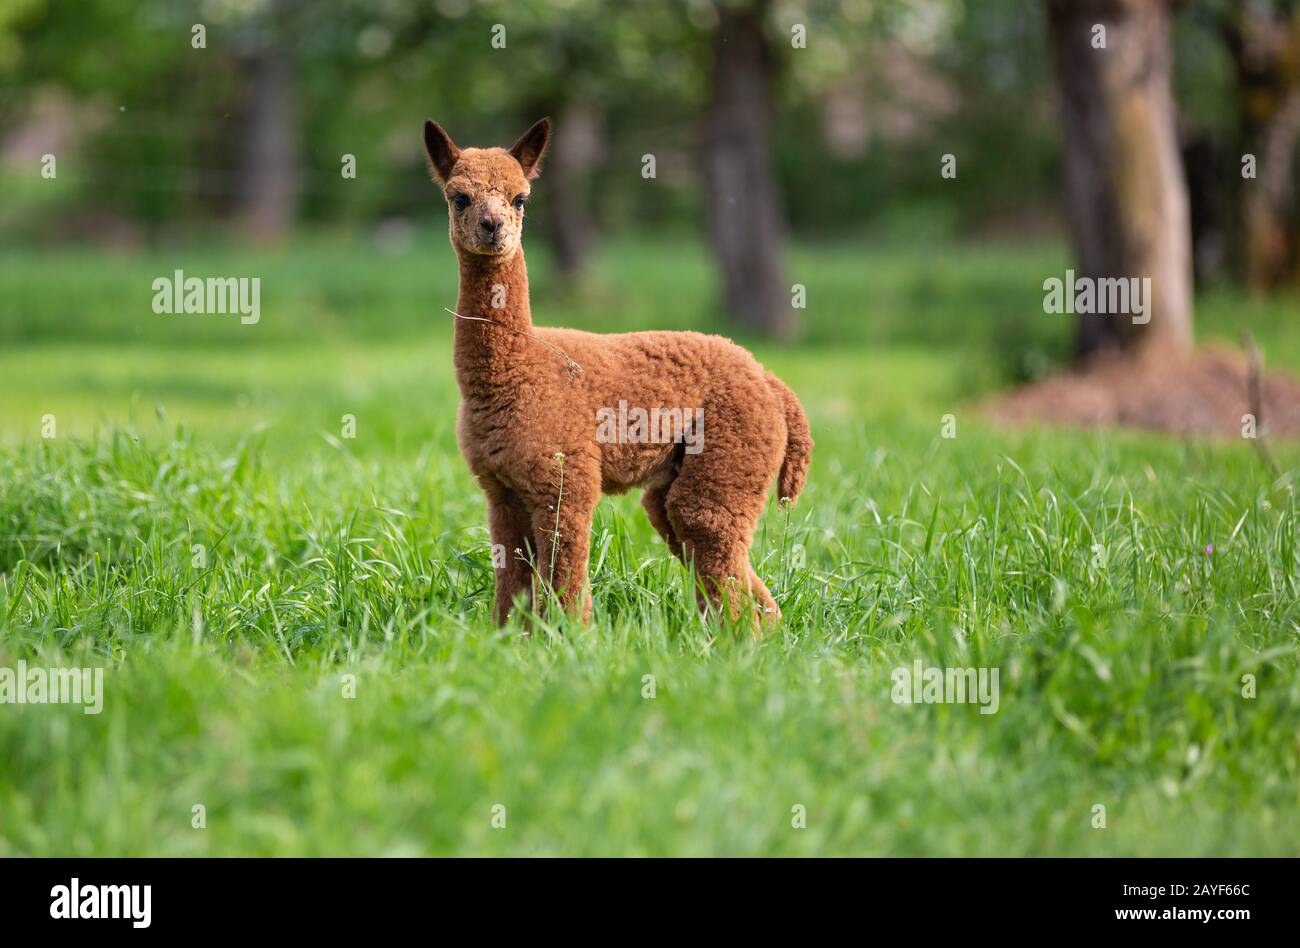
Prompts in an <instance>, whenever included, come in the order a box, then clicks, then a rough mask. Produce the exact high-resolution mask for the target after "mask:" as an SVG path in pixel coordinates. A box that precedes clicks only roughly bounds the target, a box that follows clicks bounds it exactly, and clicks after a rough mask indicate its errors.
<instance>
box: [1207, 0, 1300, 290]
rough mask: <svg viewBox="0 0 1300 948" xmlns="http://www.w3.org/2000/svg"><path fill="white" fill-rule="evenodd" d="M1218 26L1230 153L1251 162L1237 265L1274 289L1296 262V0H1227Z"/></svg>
mask: <svg viewBox="0 0 1300 948" xmlns="http://www.w3.org/2000/svg"><path fill="white" fill-rule="evenodd" d="M1217 25H1218V28H1219V33H1220V35H1221V36H1222V37H1223V40H1224V42H1225V44H1226V45H1227V48H1228V52H1229V53H1230V55H1231V57H1232V63H1233V68H1234V72H1235V78H1236V94H1237V112H1238V115H1239V119H1238V121H1239V127H1238V128H1237V130H1236V133H1237V143H1236V144H1237V149H1236V150H1237V152H1238V154H1237V156H1235V160H1239V161H1247V160H1250V161H1252V162H1253V164H1254V168H1253V169H1252V170H1253V176H1249V175H1243V176H1242V177H1243V180H1242V181H1241V183H1240V190H1239V191H1237V193H1238V195H1239V198H1240V200H1239V205H1240V207H1241V209H1242V219H1241V221H1240V227H1241V231H1242V234H1241V237H1242V239H1241V241H1240V245H1241V248H1242V260H1241V264H1242V270H1243V273H1244V276H1245V279H1246V283H1247V285H1248V286H1250V287H1251V288H1252V289H1256V290H1263V289H1272V288H1274V287H1276V286H1278V285H1280V284H1282V283H1285V282H1286V281H1287V280H1288V279H1293V278H1294V276H1295V273H1296V269H1297V267H1298V266H1300V248H1298V247H1297V245H1296V244H1297V242H1296V233H1295V231H1296V223H1297V221H1296V208H1295V188H1294V185H1293V181H1292V176H1293V173H1294V166H1295V158H1296V149H1297V145H1300V4H1297V3H1295V2H1294V0H1274V2H1272V3H1263V4H1261V3H1245V2H1242V0H1232V2H1230V3H1228V4H1227V5H1226V6H1225V7H1223V8H1222V9H1221V10H1219V11H1218V16H1217ZM1247 156H1250V158H1249V159H1248V158H1247ZM1243 170H1244V169H1243ZM1234 190H1236V189H1234Z"/></svg>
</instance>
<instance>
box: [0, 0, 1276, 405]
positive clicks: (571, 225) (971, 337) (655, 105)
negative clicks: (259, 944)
mask: <svg viewBox="0 0 1300 948" xmlns="http://www.w3.org/2000/svg"><path fill="white" fill-rule="evenodd" d="M1298 11H1300V4H1297V3H1294V2H1288V0H1188V2H1170V0H1073V2H1067V0H1026V2H1014V3H1013V2H997V3H988V2H975V0H808V2H780V0H662V2H632V3H625V2H614V0H549V2H535V0H527V2H518V0H515V2H509V3H505V2H496V0H429V2H415V0H367V2H356V0H315V2H310V3H309V2H305V0H82V2H77V3H71V2H57V0H3V2H2V3H0V89H2V90H3V91H2V92H0V192H2V193H3V201H0V247H3V248H4V251H5V252H4V256H3V258H2V259H3V266H4V273H3V275H2V276H0V280H3V286H4V288H5V290H6V292H5V293H4V294H3V297H4V298H3V299H2V300H0V306H2V307H3V317H4V318H3V324H2V325H0V342H4V343H8V344H13V343H16V342H19V341H23V340H26V341H29V342H30V341H32V340H36V339H41V338H52V337H57V338H61V339H67V338H69V337H75V338H77V339H79V340H86V339H93V338H96V337H97V336H104V337H107V338H119V337H121V336H122V335H123V334H124V333H125V334H128V335H129V334H131V333H141V332H144V333H147V334H150V335H156V334H158V333H162V334H164V335H166V334H168V333H170V334H172V335H171V338H173V339H179V338H181V334H183V335H184V337H185V338H192V337H193V338H200V339H202V340H205V341H208V342H211V341H214V340H215V339H217V338H225V339H227V340H228V341H229V340H230V339H233V338H234V335H233V334H235V333H237V332H238V329H237V327H234V326H226V325H220V326H217V325H215V324H213V325H202V326H200V325H197V324H195V323H194V322H193V321H191V322H190V323H189V324H187V325H185V326H184V327H183V328H175V324H172V326H171V327H164V328H159V326H158V325H154V326H152V327H151V328H149V329H145V328H143V326H144V324H145V323H146V322H148V319H147V316H148V315H150V314H147V313H146V315H139V314H140V312H141V303H142V300H144V299H146V297H145V295H144V294H145V292H146V289H145V285H147V283H148V280H149V279H151V278H152V276H151V275H157V274H159V273H163V274H169V273H170V272H171V271H172V268H173V266H182V265H185V264H187V263H188V265H189V267H190V268H191V272H192V273H194V274H196V275H218V274H224V275H229V274H235V275H256V274H257V273H265V274H266V278H265V279H264V280H263V282H264V284H265V286H264V288H263V292H264V294H266V296H265V298H264V304H263V305H264V307H267V311H268V313H270V314H272V315H271V316H270V318H268V319H266V320H263V323H262V324H261V325H260V326H259V328H258V330H257V332H258V334H259V339H261V340H263V341H266V340H268V339H274V338H275V337H276V336H277V334H279V333H283V334H286V335H288V336H293V335H298V336H301V334H302V332H303V331H304V329H305V328H307V327H312V326H314V327H315V328H317V329H321V330H327V329H328V327H329V326H334V327H335V328H340V327H342V326H344V325H346V326H347V329H346V331H347V332H348V333H361V334H365V333H367V332H372V331H373V332H380V333H390V332H394V331H398V330H401V329H412V328H420V329H422V330H426V331H427V330H428V329H429V316H430V313H437V312H439V310H440V306H441V305H443V304H445V303H446V302H447V295H448V293H449V292H450V291H449V288H448V286H447V279H446V278H447V275H448V274H452V269H451V268H452V257H451V255H450V253H449V252H448V251H447V250H446V249H445V245H443V244H440V243H439V242H440V241H441V240H442V239H443V228H444V226H445V225H444V215H445V206H444V204H443V202H442V200H441V198H440V196H439V195H438V193H437V191H436V189H435V188H434V187H433V186H432V185H431V184H430V182H429V180H428V176H427V173H426V171H425V166H424V157H423V154H422V147H421V139H420V134H419V128H420V125H421V122H422V120H423V119H424V118H425V117H426V116H432V117H434V118H436V119H437V120H438V121H439V122H440V123H441V124H442V125H443V126H444V127H445V128H447V129H448V130H449V131H450V133H451V134H452V135H453V137H454V138H455V139H456V140H457V142H458V143H460V144H461V145H470V144H476V145H486V144H505V145H508V144H509V143H510V142H511V141H513V140H514V138H515V137H516V136H517V135H518V134H519V133H520V132H522V130H523V129H525V128H526V127H527V126H528V125H529V124H530V123H531V122H532V121H534V120H535V119H536V118H537V117H539V116H541V115H544V114H545V115H550V116H551V117H552V118H553V119H554V121H555V125H556V130H557V136H556V138H555V140H554V145H553V148H552V150H551V153H550V156H549V159H548V161H547V164H546V167H545V170H544V177H543V180H542V184H541V186H540V187H539V188H538V189H537V192H536V199H535V201H534V203H533V204H532V205H531V207H530V229H529V240H528V249H529V253H530V258H529V259H530V262H531V263H532V264H533V269H534V275H535V281H536V284H537V285H536V291H537V293H538V295H539V297H540V299H541V301H542V303H543V312H545V305H546V303H547V301H548V300H549V301H554V302H556V303H557V305H559V304H563V309H562V310H559V311H557V314H558V316H559V321H567V322H570V323H572V324H575V325H591V326H592V327H593V328H602V327H603V328H610V329H613V328H649V327H651V326H660V327H674V326H700V327H704V328H720V329H723V330H725V331H729V332H734V333H736V334H739V335H740V336H742V337H744V338H750V337H752V338H763V337H768V338H772V339H774V340H778V341H786V342H796V341H797V342H800V343H802V344H805V345H815V344H818V343H830V342H835V343H853V342H857V343H872V344H879V343H882V342H906V343H915V344H919V345H934V346H954V347H970V346H976V347H979V348H980V349H982V350H984V351H985V352H986V353H987V354H988V356H989V358H988V360H986V363H985V362H981V363H979V365H980V366H983V367H982V368H972V369H971V370H970V371H971V372H973V373H975V374H977V375H980V376H981V378H982V379H984V380H983V381H972V382H971V384H969V385H967V386H965V388H966V389H968V390H970V391H979V390H982V389H984V388H987V387H989V386H991V385H995V384H1006V383H1010V382H1015V381H1021V380H1025V379H1032V378H1035V377H1037V376H1041V375H1045V374H1048V373H1050V372H1051V371H1052V370H1053V369H1054V368H1057V367H1060V366H1063V365H1066V364H1068V363H1070V362H1071V361H1073V360H1075V359H1077V358H1082V357H1087V356H1089V355H1090V354H1093V353H1095V352H1097V351H1099V350H1107V349H1125V348H1128V347H1131V346H1132V345H1133V344H1134V343H1135V340H1137V341H1140V339H1138V337H1137V336H1136V334H1135V333H1134V332H1133V331H1132V330H1128V331H1127V334H1126V331H1125V330H1124V329H1123V328H1122V327H1120V326H1119V325H1118V324H1119V321H1112V323H1110V324H1106V323H1102V322H1098V321H1095V320H1094V321H1093V323H1092V324H1091V328H1089V327H1080V328H1076V327H1075V326H1074V324H1073V323H1072V322H1071V320H1070V319H1069V318H1068V317H1062V318H1050V319H1049V318H1048V317H1046V316H1044V315H1043V312H1042V295H1043V286H1042V283H1043V280H1044V279H1045V278H1047V277H1050V276H1053V275H1056V276H1061V275H1063V271H1064V269H1065V267H1066V266H1077V267H1079V268H1080V272H1081V273H1089V274H1092V275H1096V276H1101V275H1108V274H1114V275H1134V274H1142V275H1154V276H1155V282H1156V284H1157V294H1158V295H1159V294H1161V292H1162V289H1163V288H1178V287H1180V286H1182V285H1183V284H1186V285H1187V286H1188V287H1189V291H1188V292H1187V293H1183V292H1182V291H1181V290H1178V291H1177V292H1175V291H1174V289H1170V290H1169V291H1168V292H1167V293H1164V295H1163V296H1162V297H1161V298H1158V299H1157V318H1156V319H1155V320H1154V321H1153V323H1152V328H1151V331H1150V332H1148V333H1147V334H1146V335H1148V336H1156V335H1159V336H1160V337H1161V338H1160V340H1158V341H1159V344H1160V345H1161V346H1164V347H1168V348H1171V349H1173V348H1179V347H1186V346H1187V345H1188V344H1189V343H1190V340H1191V338H1192V325H1193V305H1192V296H1191V293H1190V286H1191V281H1192V279H1193V277H1194V279H1195V281H1196V285H1197V288H1198V289H1199V290H1201V291H1203V292H1205V293H1208V294H1210V295H1208V296H1203V297H1202V298H1201V302H1202V304H1203V306H1202V312H1203V314H1204V315H1205V319H1204V321H1203V322H1202V321H1200V320H1198V327H1204V328H1208V330H1209V331H1211V332H1213V331H1216V330H1220V331H1222V334H1224V335H1228V336H1234V335H1235V331H1236V328H1237V327H1236V326H1235V325H1233V323H1234V322H1238V321H1242V320H1249V321H1251V325H1252V326H1257V327H1258V334H1259V335H1260V337H1261V339H1262V340H1263V341H1264V343H1265V348H1266V349H1270V350H1271V352H1270V354H1271V355H1278V356H1280V357H1281V360H1282V361H1283V362H1290V363H1292V364H1300V346H1297V343H1296V340H1295V337H1294V335H1293V333H1292V332H1291V327H1290V326H1289V325H1288V323H1289V322H1293V320H1288V319H1284V318H1283V317H1281V316H1278V315H1277V314H1278V313H1279V312H1281V313H1289V312H1290V311H1291V306H1292V302H1291V300H1292V297H1293V296H1294V294H1295V292H1296V290H1297V287H1298V286H1300V272H1298V270H1297V267H1298V266H1300V252H1298V251H1297V240H1296V237H1297V215H1296V200H1295V189H1294V187H1293V183H1294V171H1295V163H1296V155H1295V152H1296V145H1297V139H1298V138H1300V18H1298ZM1098 25H1100V26H1101V28H1102V30H1103V33H1104V35H1103V37H1102V40H1101V46H1100V47H1099V45H1098V35H1097V32H1096V27H1097V26H1098ZM1099 48H1100V49H1105V50H1108V51H1109V55H1106V56H1098V55H1091V54H1092V53H1095V52H1096V51H1097V50H1098V49H1099ZM1247 154H1250V155H1251V156H1252V161H1251V167H1250V169H1249V171H1250V174H1249V175H1247V174H1246V168H1245V163H1244V158H1243V156H1244V155H1247ZM1153 248H1154V249H1153ZM232 255H233V256H232ZM402 260H406V261H410V262H412V263H413V262H415V261H419V267H420V269H417V268H416V267H415V266H413V265H412V266H404V265H402V264H401V263H400V262H398V261H402ZM133 261H134V262H135V263H133ZM137 264H138V268H137ZM277 267H279V268H282V270H281V271H277V269H276V268H277ZM422 268H427V270H426V269H422ZM277 272H283V273H284V275H285V279H282V280H276V279H274V276H275V274H276V273H277ZM452 276H453V277H454V274H452ZM431 281H432V282H431ZM142 284H143V285H142ZM796 285H798V286H800V287H803V294H802V297H800V296H799V294H798V293H797V290H796ZM434 289H436V290H437V292H438V293H441V294H442V295H441V296H437V298H436V299H435V296H436V293H434V292H431V290H434ZM629 290H630V291H632V292H629ZM643 291H644V292H643ZM1215 294H1218V295H1215ZM290 297H292V305H290V303H289V299H290ZM651 304H653V305H651ZM277 307H278V308H279V313H280V315H279V317H278V318H277V317H276V316H275V315H274V313H275V311H276V308H277ZM128 310H129V311H131V312H133V313H135V314H136V315H135V316H132V317H130V318H126V317H125V316H124V312H126V311H128ZM539 321H544V320H543V319H539ZM154 322H155V323H157V320H155V321H154ZM1293 355H1294V356H1296V358H1294V359H1293V358H1292V356H1293ZM985 368H987V371H985ZM985 376H987V378H984V377H985Z"/></svg>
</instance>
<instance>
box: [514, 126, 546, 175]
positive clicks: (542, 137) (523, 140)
mask: <svg viewBox="0 0 1300 948" xmlns="http://www.w3.org/2000/svg"><path fill="white" fill-rule="evenodd" d="M550 141H551V120H550V119H545V118H544V119H539V120H538V121H537V122H536V123H535V124H534V125H533V127H532V128H530V129H529V130H528V131H526V132H524V133H523V134H522V135H520V136H519V141H517V142H515V143H514V145H513V146H512V147H511V148H510V154H512V155H514V156H515V161H517V162H519V164H520V166H521V167H522V168H523V169H524V176H525V177H528V178H535V177H537V176H538V175H539V174H541V169H540V168H539V167H538V166H539V165H540V164H541V163H542V155H544V154H546V146H547V145H548V144H550Z"/></svg>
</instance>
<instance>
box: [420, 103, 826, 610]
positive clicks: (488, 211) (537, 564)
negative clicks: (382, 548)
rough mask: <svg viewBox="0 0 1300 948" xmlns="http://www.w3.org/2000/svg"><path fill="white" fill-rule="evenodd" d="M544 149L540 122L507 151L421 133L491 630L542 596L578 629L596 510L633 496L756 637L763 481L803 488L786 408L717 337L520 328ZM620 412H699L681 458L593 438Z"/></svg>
mask: <svg viewBox="0 0 1300 948" xmlns="http://www.w3.org/2000/svg"><path fill="white" fill-rule="evenodd" d="M549 137H550V124H549V122H548V121H547V120H546V119H543V120H542V121H540V122H538V123H537V124H536V125H534V126H533V127H532V128H530V129H529V130H528V131H527V132H525V133H524V135H523V136H522V137H521V138H520V139H519V141H518V142H516V143H515V145H514V146H513V147H512V148H510V149H508V150H507V149H504V148H466V149H463V150H462V149H460V148H458V147H457V146H456V145H455V143H454V142H452V140H451V138H450V137H449V136H448V135H447V134H446V132H444V131H443V130H442V129H441V128H440V127H439V126H438V125H437V124H436V123H435V122H433V121H428V122H426V123H425V132H424V138H425V147H426V151H427V153H428V158H429V164H430V169H431V172H432V174H433V177H434V179H435V180H436V181H437V182H438V183H439V184H440V185H441V186H442V189H443V192H444V195H445V196H446V198H447V202H448V212H449V234H450V237H451V243H452V247H453V248H455V251H456V256H457V259H458V261H459V268H460V291H459V294H458V297H457V306H456V313H457V314H458V315H459V316H460V317H462V318H459V319H456V320H455V343H454V357H455V368H456V381H457V383H458V385H459V387H460V392H461V404H460V413H459V417H458V420H457V427H456V431H457V440H458V442H459V444H460V448H461V452H462V453H463V454H464V456H465V460H466V462H467V463H468V465H469V468H470V470H471V471H472V472H473V474H474V476H475V477H476V478H477V480H478V482H479V484H480V485H481V486H482V488H483V492H484V494H485V495H486V496H487V504H488V525H489V528H490V531H491V537H492V543H493V545H494V547H495V548H497V549H500V548H502V547H503V548H504V550H505V553H506V555H505V562H504V563H501V562H500V561H499V559H496V560H495V561H494V562H495V565H496V567H497V568H496V571H495V572H496V602H495V611H496V617H497V619H498V621H499V622H501V623H505V621H506V620H507V618H508V617H509V615H510V612H511V610H512V609H513V608H514V607H515V606H516V605H520V604H522V605H524V606H526V607H528V608H537V607H538V606H539V605H540V601H541V595H540V594H541V592H542V590H543V589H545V588H550V589H552V590H554V593H555V595H556V597H557V598H558V600H559V602H560V603H561V605H562V606H563V607H564V609H565V610H566V611H568V612H569V613H570V614H573V615H577V616H581V617H582V618H583V619H584V620H585V619H587V618H589V617H590V612H591V597H590V593H589V591H588V589H587V564H588V556H589V553H590V549H589V546H590V533H591V518H592V514H593V511H594V510H595V507H596V503H597V502H598V501H599V499H600V496H601V495H602V494H617V493H623V492H624V491H627V490H628V489H630V488H632V487H641V488H643V490H644V493H643V495H642V506H643V507H644V508H645V511H646V514H647V515H648V516H649V518H650V522H651V523H652V524H653V525H654V527H655V529H656V530H658V532H659V533H660V535H661V536H662V537H663V538H664V540H665V541H666V542H667V544H668V546H669V548H670V549H671V550H672V552H673V554H674V555H675V556H677V557H678V558H679V559H681V560H682V561H683V562H684V563H687V564H690V565H692V566H693V568H694V571H695V575H696V577H697V580H698V583H699V586H698V589H697V602H698V604H699V606H700V608H701V609H708V608H716V609H720V610H722V611H724V612H726V613H727V614H728V615H730V616H731V617H733V618H737V617H745V616H748V617H749V618H750V619H751V621H753V623H754V624H755V625H756V626H757V625H758V624H759V623H760V622H761V621H763V620H769V621H774V620H776V619H779V617H780V611H779V610H778V608H777V605H776V602H775V600H773V598H772V595H771V593H770V592H769V591H768V589H767V587H766V586H765V585H764V584H763V582H762V580H760V579H759V578H758V576H757V575H756V574H755V573H754V570H753V568H752V567H751V565H750V562H749V548H750V544H751V542H752V539H753V534H754V528H755V526H756V524H757V522H758V518H759V516H760V515H761V514H762V512H763V509H764V508H765V507H766V504H767V498H768V493H769V491H770V489H771V485H772V483H773V481H776V482H777V485H778V490H779V496H780V498H781V499H782V501H783V502H787V503H789V502H793V501H794V500H795V499H796V498H797V497H798V496H799V494H800V492H801V491H802V490H803V486H804V481H805V479H806V477H807V471H808V463H809V459H810V457H811V453H812V444H813V442H812V437H811V435H810V433H809V429H808V422H807V419H806V418H805V416H804V412H803V409H802V407H801V406H800V404H799V400H798V399H797V398H796V397H795V395H794V393H793V392H791V391H790V389H789V388H787V387H786V386H785V385H784V384H783V383H782V382H781V381H780V380H779V379H778V378H777V377H776V376H775V375H773V374H772V373H771V372H767V371H765V370H764V369H763V367H762V366H761V365H760V364H759V363H758V362H757V361H756V360H755V359H754V357H753V356H752V355H750V354H749V353H748V352H747V351H745V350H744V349H742V348H741V347H740V346H738V345H736V344H735V343H733V342H731V341H730V340H729V339H725V338H722V337H721V336H708V335H703V334H701V333H694V332H636V333H618V334H608V335H601V334H595V333H589V332H580V331H578V330H573V329H552V328H534V327H533V324H532V315H531V311H530V308H529V300H528V270H527V267H526V266H525V264H524V253H523V246H522V234H523V218H524V207H525V204H526V202H527V199H528V195H529V193H530V191H531V184H530V181H531V179H533V178H535V177H536V176H537V173H538V166H539V163H540V161H541V158H542V156H543V154H544V153H545V150H546V146H547V144H548V142H549ZM557 350H558V351H557ZM561 353H562V354H561ZM620 402H623V403H625V404H626V405H628V406H634V407H637V408H641V409H644V410H647V411H654V410H656V409H682V410H684V414H685V415H687V416H688V417H691V418H693V417H695V416H696V410H697V409H702V410H703V413H702V418H703V422H704V425H703V430H702V437H701V439H700V442H699V444H698V445H697V447H698V448H699V450H698V453H691V452H688V451H686V450H685V445H684V444H683V443H681V441H680V440H679V441H677V442H670V443H662V442H663V440H664V439H662V438H660V439H659V441H657V442H656V441H652V440H651V439H649V438H646V437H632V438H623V437H620V438H615V439H612V440H611V439H609V438H608V437H604V438H601V437H598V434H597V432H598V427H599V419H600V418H601V415H602V413H605V414H606V415H608V414H609V413H610V412H612V411H616V410H617V408H618V406H619V404H620Z"/></svg>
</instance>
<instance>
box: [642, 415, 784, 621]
mask: <svg viewBox="0 0 1300 948" xmlns="http://www.w3.org/2000/svg"><path fill="white" fill-rule="evenodd" d="M725 409H726V410H723V411H718V412H717V413H716V414H715V417H722V418H724V419H726V420H727V422H728V424H727V427H725V428H723V429H721V430H719V429H718V428H715V429H714V434H713V435H712V437H711V438H710V439H709V440H708V442H707V443H706V444H705V446H704V450H703V451H701V452H699V453H697V454H686V455H684V456H683V458H682V467H681V470H680V472H679V473H678V474H677V477H676V478H675V479H674V481H673V484H672V486H671V487H670V488H669V489H668V496H667V499H666V502H665V508H666V511H667V514H668V519H669V522H670V523H671V525H672V528H673V532H674V533H675V534H676V536H677V537H678V538H679V539H680V540H681V543H682V554H683V559H684V561H686V562H688V563H690V564H693V566H694V569H695V573H696V577H697V579H698V580H699V582H700V588H699V589H698V590H697V591H696V601H697V603H699V605H700V607H701V609H705V608H711V609H723V610H725V612H726V613H727V614H728V615H730V616H731V617H732V618H742V617H746V618H750V619H752V621H753V623H754V625H755V628H757V627H758V626H759V625H760V623H761V622H762V621H764V620H772V619H775V618H776V617H778V616H779V615H780V612H779V611H778V610H777V608H776V602H775V600H773V598H772V594H771V593H770V592H768V589H767V587H766V586H764V585H763V582H762V580H760V579H759V578H758V576H757V574H755V573H754V570H753V568H752V567H751V566H750V563H749V547H750V544H751V543H752V541H753V537H754V528H755V526H757V524H758V518H759V517H760V516H761V515H762V513H763V510H764V508H765V507H766V506H767V495H768V492H769V491H770V490H771V486H772V481H773V480H774V479H775V478H776V473H777V469H778V468H779V467H780V465H781V458H782V456H783V452H784V448H785V432H784V430H783V429H774V428H773V427H771V426H769V425H767V424H766V422H765V420H764V419H763V418H753V417H749V416H748V415H747V414H746V412H745V411H744V409H743V408H742V407H741V406H737V405H728V406H725ZM769 610H770V611H769Z"/></svg>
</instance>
